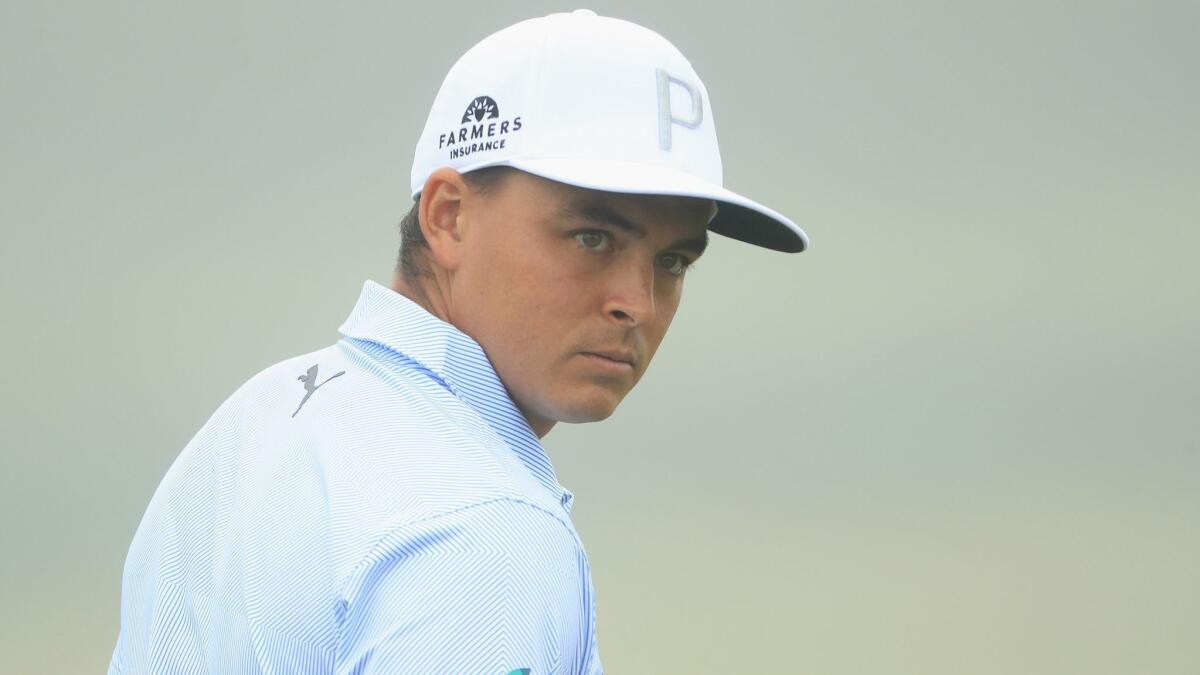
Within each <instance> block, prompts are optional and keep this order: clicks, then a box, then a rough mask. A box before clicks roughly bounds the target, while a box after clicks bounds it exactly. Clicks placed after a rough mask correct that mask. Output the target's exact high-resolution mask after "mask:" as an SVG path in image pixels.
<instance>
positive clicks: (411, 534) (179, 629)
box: [109, 280, 603, 675]
mask: <svg viewBox="0 0 1200 675" xmlns="http://www.w3.org/2000/svg"><path fill="white" fill-rule="evenodd" d="M339 331H340V333H341V335H342V338H341V339H340V340H339V341H338V342H337V343H336V344H333V345H331V346H329V347H326V348H324V349H321V350H318V351H315V352H312V353H309V354H304V355H302V356H298V357H295V358H292V359H288V360H286V361H283V362H281V363H278V364H276V365H274V366H271V367H269V368H267V369H265V370H263V371H262V372H260V373H258V374H257V375H255V376H254V377H252V378H251V379H250V380H249V381H247V382H246V383H245V384H243V385H242V386H241V387H240V388H239V389H238V390H237V391H236V392H235V393H234V394H233V395H232V396H230V397H229V398H228V399H227V400H226V401H225V402H224V403H222V404H221V406H220V407H219V408H218V409H217V411H216V412H215V413H214V414H213V415H212V417H211V418H210V419H209V420H208V421H207V422H206V423H205V424H204V426H203V427H202V428H201V429H200V430H199V432H197V434H196V435H195V436H194V437H193V438H192V439H191V441H190V442H189V443H188V444H187V446H186V447H185V448H184V449H183V452H182V453H181V454H180V455H179V457H178V458H177V459H176V461H175V462H174V464H173V465H172V466H171V468H170V469H169V470H168V472H167V474H166V476H165V477H164V478H163V481H162V483H161V485H160V486H159V487H158V490H157V491H156V492H155V494H154V496H153V498H152V499H151V501H150V505H149V507H148V508H147V510H146V513H145V516H144V517H143V519H142V522H141V524H140V525H139V527H138V529H137V532H136V534H135V535H134V538H133V543H132V545H131V546H130V549H129V555H128V558H127V560H126V563H125V569H124V574H123V577H122V594H121V630H120V635H119V637H118V639H117V644H116V647H115V649H114V651H113V655H112V660H111V662H110V665H109V673H184V672H186V673H192V672H212V673H357V674H365V673H429V674H435V673H436V674H443V673H444V674H455V675H469V674H479V675H514V674H519V675H551V674H556V673H563V674H572V675H574V674H579V675H600V674H602V673H603V667H602V665H601V662H600V654H599V649H598V647H597V645H596V635H595V629H596V609H595V595H594V591H593V587H592V582H591V570H590V567H589V565H588V559H587V555H586V553H585V551H584V548H583V545H582V543H581V542H580V540H579V536H578V534H577V533H576V532H575V528H574V526H573V525H572V523H571V519H570V511H571V506H572V503H573V501H572V500H573V497H572V495H571V493H570V492H569V491H568V490H566V489H565V488H564V487H562V486H561V485H559V483H558V481H557V479H556V477H555V473H554V468H553V467H552V466H551V463H550V461H549V458H548V457H547V456H546V453H545V451H544V450H543V448H542V447H541V444H540V443H539V442H538V439H537V437H536V436H535V435H534V433H533V432H532V430H531V429H530V428H529V425H528V423H527V422H526V421H525V418H524V417H523V416H522V415H521V414H520V412H519V411H518V410H517V408H516V406H515V405H514V404H513V402H512V400H511V399H510V398H509V397H508V395H507V392H506V390H505V389H504V387H503V385H502V384H501V382H500V380H499V378H498V377H497V375H496V373H495V371H494V369H493V368H492V366H491V364H490V363H489V362H488V360H487V357H486V356H485V355H484V352H483V350H482V349H481V348H480V346H479V345H478V343H476V342H475V341H474V340H472V339H471V338H470V337H468V336H467V335H466V334H464V333H462V332H461V331H459V330H457V329H456V328H454V327H453V326H451V325H449V324H447V323H444V322H442V321H441V320H439V319H437V318H436V317H434V316H433V315H431V314H429V313H428V312H426V311H425V310H424V309H423V308H421V307H420V306H419V305H417V304H415V303H414V302H412V301H411V300H409V299H407V298H405V297H404V296H402V295H400V294H398V293H396V292H395V291H393V290H391V289H390V288H388V287H386V286H383V285H381V284H378V283H376V282H374V281H371V280H367V281H366V282H365V283H364V284H363V287H362V292H361V294H360V296H359V298H358V302H357V303H356V305H355V306H354V309H353V311H352V312H351V313H350V316H349V317H348V318H347V319H346V321H345V322H344V323H343V324H342V326H341V327H340V329H339Z"/></svg>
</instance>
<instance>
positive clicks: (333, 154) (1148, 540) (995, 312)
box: [0, 0, 1200, 675]
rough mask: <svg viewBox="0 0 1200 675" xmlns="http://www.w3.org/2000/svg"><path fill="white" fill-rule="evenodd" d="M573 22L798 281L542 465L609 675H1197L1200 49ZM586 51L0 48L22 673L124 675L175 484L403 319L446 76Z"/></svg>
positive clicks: (739, 267)
mask: <svg viewBox="0 0 1200 675" xmlns="http://www.w3.org/2000/svg"><path fill="white" fill-rule="evenodd" d="M591 7H592V8H594V9H596V10H597V11H598V12H600V13H601V14H609V15H615V16H620V17H622V18H628V19H632V20H634V21H637V22H638V23H642V24H643V25H646V26H649V27H651V28H653V29H655V30H657V31H659V32H660V33H662V34H663V35H665V36H666V37H667V38H668V39H670V40H672V41H673V42H674V43H675V44H676V45H677V46H678V47H679V48H680V49H681V50H682V51H683V52H684V53H685V54H687V55H688V56H689V58H690V59H691V60H692V63H693V65H695V67H696V69H697V70H698V72H699V73H700V74H701V76H702V77H703V78H704V79H705V82H706V84H707V86H708V89H709V92H710V95H711V98H712V104H713V109H714V116H715V118H716V122H717V129H718V132H719V134H720V137H721V140H722V151H723V153H722V154H723V156H724V159H725V174H726V185H727V186H729V187H731V188H732V189H734V190H738V191H741V192H743V193H745V194H747V195H748V196H750V197H751V198H754V199H757V200H759V201H761V202H763V203H765V204H768V205H770V206H772V207H773V208H775V209H776V210H778V211H781V212H783V213H785V214H788V215H789V216H791V217H792V218H793V219H795V220H796V221H798V222H800V223H801V224H802V225H804V226H805V227H806V229H807V230H808V232H809V234H810V235H811V237H812V248H811V250H809V251H808V252H806V253H803V254H800V255H786V254H779V253H773V252H769V251H765V250H758V249H754V248H752V247H749V246H744V245H739V244H736V243H734V242H731V241H729V240H725V239H722V238H720V237H717V241H716V242H715V243H714V245H713V246H712V249H711V251H710V253H709V254H707V255H706V256H705V259H704V260H702V261H701V262H700V264H699V265H698V266H697V268H696V269H695V270H694V272H693V273H692V274H690V275H689V281H688V284H687V290H686V292H685V299H684V302H683V305H682V308H681V310H680V312H679V314H678V315H677V318H676V320H675V325H674V327H673V328H672V329H671V332H670V333H669V334H668V336H667V339H666V341H665V343H664V345H663V348H662V350H661V351H660V352H659V355H658V357H657V359H656V362H655V363H654V365H653V366H652V367H651V369H650V371H649V373H648V374H647V376H646V377H645V379H644V380H643V382H642V384H641V385H640V387H639V388H638V389H637V390H635V391H634V392H633V394H632V395H631V396H630V397H629V398H628V399H627V400H626V402H625V403H624V405H623V407H622V408H621V409H620V410H618V412H617V414H616V415H614V416H613V417H612V418H611V419H610V420H609V421H607V422H604V423H601V424H592V425H584V426H567V425H560V427H559V428H558V429H556V430H555V431H554V432H552V433H551V434H550V435H549V436H547V438H546V439H545V445H546V446H547V448H548V450H549V452H550V456H551V458H552V459H553V461H554V463H555V466H556V467H557V470H558V472H559V478H560V481H561V482H562V483H563V484H564V485H566V486H567V487H568V488H570V489H571V490H572V491H573V492H574V493H575V495H576V498H577V502H576V506H575V509H574V512H573V519H574V521H575V524H576V526H577V528H578V530H579V532H580V534H581V536H582V537H583V541H584V544H585V546H586V548H587V551H588V554H589V557H590V559H591V563H592V566H593V570H594V571H593V580H594V583H595V586H596V592H597V595H598V609H597V620H598V633H597V635H598V638H599V642H600V649H601V654H602V656H603V660H604V663H605V665H606V667H607V670H608V672H610V673H613V674H614V675H615V674H620V673H725V672H738V673H742V672H746V673H749V672H755V673H821V674H823V675H826V674H829V675H833V674H837V675H840V674H864V675H866V674H872V675H873V674H878V673H914V674H922V675H928V674H941V673H945V674H947V675H949V674H956V675H957V674H961V673H972V674H991V673H994V674H997V675H999V674H1004V675H1008V674H1012V673H1022V674H1042V673H1044V674H1047V675H1050V674H1054V675H1058V674H1061V673H1087V674H1088V675H1100V674H1107V673H1112V674H1122V675H1124V674H1128V673H1172V674H1174V673H1179V674H1185V673H1196V672H1200V640H1197V635H1198V633H1200V574H1198V570H1200V433H1198V431H1197V427H1198V425H1197V421H1198V416H1197V413H1196V409H1197V403H1198V402H1200V394H1198V389H1200V365H1198V363H1197V357H1198V356H1200V311H1198V309H1197V308H1198V307H1200V269H1198V266H1197V263H1196V256H1197V252H1198V250H1200V230H1198V228H1197V226H1198V225H1200V125H1198V124H1197V120H1198V119H1200V84H1198V64H1200V40H1198V39H1197V35H1198V31H1200V5H1197V3H1195V2H1086V3H1085V2H1078V3H1062V2H993V3H962V2H937V1H933V0H917V1H916V2H865V3H841V2H807V3H779V4H764V3H753V2H736V3H718V4H712V5H704V4H697V3H686V2H664V3H653V4H651V3H643V2H632V1H630V2H593V3H592V4H591ZM573 8H575V5H565V4H561V3H550V2H543V3H527V4H523V5H517V4H510V3H503V4H502V3H492V2H476V1H473V0H471V1H461V2H455V3H446V4H425V5H415V4H408V3H399V2H355V3H336V4H335V3H289V2H253V3H233V2H207V3H186V4H185V3H175V2H142V3H135V2H125V1H116V2H105V3H89V2H78V1H77V2H46V3H35V2H13V1H5V2H3V3H2V4H0V76H2V87H0V97H2V102H3V105H2V106H0V120H2V121H0V158H2V159H0V185H2V186H3V187H2V192H3V198H2V199H0V224H2V226H3V246H2V247H0V275H3V290H2V292H0V293H2V294H0V301H2V303H3V305H2V309H3V325H4V330H3V331H0V348H2V349H0V353H2V354H4V356H5V359H4V363H3V369H4V381H5V386H4V387H3V389H2V390H0V410H2V411H3V419H2V425H3V426H2V428H0V432H2V433H0V439H2V440H0V443H2V444H3V448H4V451H3V467H2V470H0V481H2V485H0V488H2V490H0V500H3V501H2V503H0V507H2V508H0V523H2V525H3V536H4V555H3V556H2V557H0V566H2V567H0V570H2V571H3V589H2V591H3V597H4V599H5V601H6V605H7V610H6V611H5V612H3V616H2V617H0V654H3V656H2V657H0V658H2V659H3V663H0V670H2V671H3V672H10V673H75V672H78V673H84V672H101V671H103V669H104V668H105V667H106V665H107V663H108V658H109V655H110V654H111V650H112V647H113V644H114V641H115V639H116V635H117V630H118V623H119V616H118V610H119V596H120V574H121V568H122V564H123V562H124V557H125V552H126V550H127V548H128V546H129V543H130V540H131V538H132V536H133V532H134V530H135V528H136V527H137V524H138V521H139V519H140V518H141V514H142V512H143V510H144V509H145V507H146V504H147V502H148V500H149V498H150V496H151V494H152V493H153V491H154V489H155V487H156V486H157V484H158V481H159V480H160V479H161V477H162V475H163V473H164V472H165V471H166V469H167V467H168V466H169V465H170V463H171V461H172V460H173V459H174V458H175V456H176V455H177V453H178V452H179V451H180V450H181V449H182V448H183V446H184V445H185V444H186V442H187V441H188V439H189V438H191V436H192V434H194V433H195V432H196V430H197V429H199V427H200V426H201V425H202V424H203V423H204V421H205V420H206V419H207V418H208V416H209V415H210V414H212V412H213V411H214V410H215V409H216V407H217V406H218V405H219V404H220V403H221V402H222V401H223V400H224V399H225V398H226V397H227V396H229V395H230V394H231V393H232V392H233V391H234V390H235V389H236V388H237V387H238V386H239V385H240V384H241V383H242V382H244V381H245V380H246V379H248V378H249V377H250V376H251V375H253V374H254V373H256V372H258V371H259V370H261V369H263V368H265V367H267V366H269V365H271V364H273V363H276V362H278V361H281V360H283V359H284V358H287V357H290V356H294V355H296V354H300V353H304V352H307V351H311V350H314V349H318V348H320V347H323V346H325V345H328V344H332V343H333V342H334V341H335V340H336V339H337V333H336V330H337V327H338V326H339V325H340V324H341V322H342V320H343V319H344V318H345V317H346V315H347V314H348V313H349V311H350V309H351V307H352V306H353V304H354V301H355V299H356V298H357V295H358V292H359V289H360V287H361V285H362V283H363V281H364V280H365V279H367V278H371V279H375V280H377V281H379V282H381V283H385V284H386V283H388V282H389V281H390V278H391V268H392V264H393V260H394V256H395V250H396V246H397V240H398V236H397V232H396V223H397V221H398V220H399V218H400V216H401V215H402V214H403V213H404V211H405V210H406V209H407V205H408V200H407V197H406V195H405V193H406V191H407V186H408V172H409V168H410V162H411V156H412V151H413V147H414V144H415V141H416V137H417V134H418V133H419V132H420V130H421V127H422V124H423V122H424V119H425V115H426V113H427V112H428V107H429V105H430V104H431V102H432V99H433V95H434V93H435V91H436V89H437V87H438V85H439V84H440V82H441V78H442V76H443V75H444V74H445V71H446V70H447V69H448V68H449V66H450V65H451V63H452V62H453V61H454V60H455V59H456V58H457V57H458V56H459V55H460V54H461V53H462V52H463V51H464V50H466V49H467V48H468V47H469V46H470V45H472V44H474V42H476V41H477V40H478V39H480V38H482V37H483V36H484V35H487V34H488V33H491V32H493V31H495V30H498V29H499V28H501V27H503V26H506V25H508V24H510V23H513V22H515V21H517V20H519V19H523V18H528V17H530V16H535V15H540V14H544V13H547V12H549V11H552V10H559V9H573Z"/></svg>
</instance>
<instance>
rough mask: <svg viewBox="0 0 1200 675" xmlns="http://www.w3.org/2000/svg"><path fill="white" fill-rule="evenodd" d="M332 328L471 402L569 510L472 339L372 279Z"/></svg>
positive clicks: (568, 498)
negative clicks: (400, 359) (403, 360)
mask: <svg viewBox="0 0 1200 675" xmlns="http://www.w3.org/2000/svg"><path fill="white" fill-rule="evenodd" d="M338 332H339V333H341V334H342V335H343V336H345V337H346V338H347V339H349V340H361V341H365V342H371V343H375V344H377V345H380V346H383V347H385V348H387V349H389V350H391V351H393V352H396V353H398V354H401V355H403V356H405V357H407V358H408V359H411V360H412V361H414V362H416V363H417V364H418V365H419V366H420V367H422V368H424V369H425V370H427V371H428V372H429V374H431V375H433V377H434V379H436V380H437V381H438V382H439V383H440V384H441V385H442V386H443V387H445V388H446V389H447V390H449V391H450V392H451V393H452V394H454V395H455V396H457V397H458V398H459V399H460V400H462V401H463V402H464V403H466V404H467V405H469V406H471V408H472V409H474V410H475V412H477V413H478V414H479V416H480V417H482V418H483V419H484V421H486V422H487V423H488V425H489V426H491V428H492V430H493V431H495V432H496V433H497V434H499V436H500V437H501V438H503V439H504V440H505V442H507V443H508V446H509V447H510V448H512V450H513V452H514V453H516V455H517V457H518V458H519V459H520V460H521V462H522V463H523V464H524V465H525V467H526V468H527V469H529V472H530V473H532V474H533V476H534V477H535V478H537V479H538V481H540V482H541V483H542V485H544V486H545V487H546V489H547V490H549V491H550V493H551V494H552V495H554V496H556V497H557V498H558V501H559V503H560V504H562V505H563V508H565V509H566V511H567V512H568V513H570V511H571V505H572V503H573V502H574V495H572V494H571V492H570V491H569V490H567V489H566V488H564V487H563V486H561V485H559V483H558V479H557V477H556V476H555V474H554V467H553V466H552V465H551V464H550V458H549V457H547V456H546V451H545V450H544V449H543V448H542V444H541V442H540V441H538V438H537V435H536V434H534V433H533V429H531V428H530V427H529V422H528V421H527V420H526V419H525V416H524V415H522V414H521V411H520V410H518V409H517V406H516V405H515V404H514V403H513V401H512V399H511V398H510V397H509V395H508V390H506V389H505V388H504V385H503V384H502V383H501V382H500V377H499V376H498V375H496V370H495V369H494V368H493V367H492V363H491V361H489V360H488V358H487V355H486V354H484V353H483V348H482V347H480V346H479V343H478V342H476V341H475V340H474V339H472V338H471V337H470V336H469V335H467V334H466V333H463V332H462V331H460V330H458V329H457V328H455V327H454V326H452V325H450V324H448V323H446V322H444V321H442V320H441V319H439V318H437V317H436V316H434V315H432V314H430V313H429V312H428V311H426V310H425V308H423V307H421V306H420V305H418V304H417V303H415V302H413V301H412V300H410V299H408V298H406V297H405V296H403V295H401V294H399V293H397V292H396V291H394V290H392V289H391V288H388V287H387V286H384V285H382V284H380V283H378V282H376V281H374V280H372V279H367V280H366V281H365V282H363V287H362V292H361V293H360V294H359V296H358V302H357V303H356V304H355V305H354V309H353V310H352V311H351V312H350V316H349V317H347V319H346V321H345V322H343V323H342V325H341V327H340V328H338Z"/></svg>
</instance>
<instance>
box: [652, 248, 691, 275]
mask: <svg viewBox="0 0 1200 675" xmlns="http://www.w3.org/2000/svg"><path fill="white" fill-rule="evenodd" d="M658 264H659V265H661V266H663V267H664V268H665V269H666V270H667V271H668V272H670V273H671V274H673V275H675V276H681V275H683V273H684V272H686V271H687V268H688V261H687V258H684V257H683V256H681V255H679V254H678V253H664V254H662V255H660V256H658Z"/></svg>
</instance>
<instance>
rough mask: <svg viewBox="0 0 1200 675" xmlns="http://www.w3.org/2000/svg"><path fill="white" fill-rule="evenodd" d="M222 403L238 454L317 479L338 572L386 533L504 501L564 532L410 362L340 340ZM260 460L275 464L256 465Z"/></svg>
mask: <svg viewBox="0 0 1200 675" xmlns="http://www.w3.org/2000/svg"><path fill="white" fill-rule="evenodd" d="M233 398H236V399H237V405H236V406H235V407H236V409H237V410H238V412H237V413H236V417H237V419H238V421H237V422H235V424H237V426H238V427H239V429H238V431H237V433H236V436H237V437H239V438H240V439H241V442H240V445H242V446H243V452H244V453H245V456H243V461H246V460H249V462H250V463H251V464H252V465H255V466H259V467H260V468H261V469H262V470H263V471H262V472H263V473H270V472H272V471H289V472H294V471H296V470H298V467H307V469H308V471H309V472H310V473H311V474H312V475H313V476H316V477H318V478H319V480H320V491H321V493H322V495H323V498H322V501H323V502H324V504H325V507H324V508H325V509H326V510H327V513H328V520H327V522H328V527H329V532H328V535H329V538H330V544H331V546H332V550H333V551H336V552H337V554H336V556H335V557H336V558H338V560H336V561H335V562H334V564H335V567H337V568H339V571H340V572H341V573H343V574H345V573H348V572H349V570H350V569H351V568H352V567H353V566H354V565H356V564H357V561H358V560H360V559H361V557H362V556H364V555H367V554H368V551H369V550H370V548H371V547H372V546H375V545H377V544H378V543H379V542H380V541H381V540H382V539H383V538H384V537H386V536H388V533H392V532H399V531H405V528H407V527H410V526H414V527H416V528H418V529H420V527H421V525H420V524H421V523H426V524H433V523H435V522H449V521H452V520H455V519H466V520H468V521H469V520H471V519H472V518H475V517H478V516H483V515H485V514H487V513H491V512H494V511H497V510H503V509H505V508H508V507H506V506H504V504H511V505H518V506H516V508H518V509H519V510H522V511H524V510H534V511H537V512H538V513H539V514H541V515H540V516H538V517H539V518H543V517H544V518H550V519H552V520H553V521H557V525H556V526H557V527H559V528H560V529H562V530H563V531H564V532H568V533H569V534H570V535H571V536H574V530H573V529H572V528H571V525H570V523H569V520H568V519H566V516H565V515H562V514H559V513H556V512H555V510H554V506H555V504H553V503H551V502H552V500H551V499H550V498H549V497H548V496H546V495H543V494H541V493H540V491H539V489H538V487H537V485H536V484H535V482H534V481H533V479H532V477H530V476H528V475H525V474H523V473H522V472H521V469H520V466H519V463H517V462H515V461H514V460H513V459H512V458H511V457H510V455H511V453H512V451H511V449H510V448H509V447H508V446H507V445H506V444H505V442H504V441H503V439H501V438H500V437H499V436H498V435H497V434H496V433H495V432H494V431H493V430H491V429H490V427H488V426H487V424H486V422H485V421H484V420H482V419H481V418H479V416H478V415H477V414H476V413H474V412H473V411H472V410H471V409H470V408H469V406H467V405H465V404H464V403H463V402H461V401H459V400H458V399H457V398H456V397H455V396H454V395H453V394H452V393H450V392H449V391H447V390H446V389H445V388H444V387H443V386H442V385H441V384H440V383H438V382H437V381H436V380H434V379H432V378H431V377H430V376H429V375H428V374H426V373H425V372H423V371H422V370H421V369H420V368H419V367H405V366H403V365H400V366H395V365H392V366H387V367H385V366H383V365H381V364H380V363H379V362H378V361H377V360H375V359H372V358H366V357H365V356H364V355H362V354H361V353H360V352H358V351H357V350H356V349H355V348H354V347H353V346H352V345H347V344H346V343H345V342H341V343H337V344H334V345H331V346H329V347H326V348H323V349H319V350H316V351H312V352H308V353H305V354H301V355H298V356H295V357H291V358H288V359H286V360H283V361H280V362H278V363H276V364H274V365H272V366H269V367H267V368H265V369H263V370H262V371H260V372H258V373H256V374H255V375H254V376H253V377H251V378H250V379H249V380H248V381H247V382H246V383H245V384H244V385H242V387H241V388H239V390H238V392H237V393H235V394H234V396H232V397H231V399H233ZM268 455H274V456H276V457H278V459H273V460H270V461H268V462H266V463H265V464H264V463H260V460H259V459H258V457H265V456H268ZM280 455H283V456H284V457H279V456H280ZM285 457H286V458H287V459H285ZM281 460H282V461H281ZM276 467H278V468H276ZM260 479H261V480H260V481H259V482H261V484H263V485H268V484H271V483H272V482H273V481H272V480H271V478H270V476H266V475H264V476H260ZM486 505H490V506H486ZM560 510H561V509H560Z"/></svg>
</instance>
